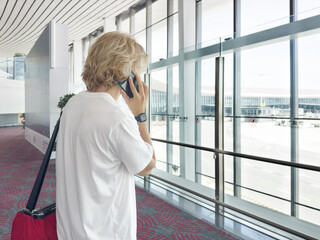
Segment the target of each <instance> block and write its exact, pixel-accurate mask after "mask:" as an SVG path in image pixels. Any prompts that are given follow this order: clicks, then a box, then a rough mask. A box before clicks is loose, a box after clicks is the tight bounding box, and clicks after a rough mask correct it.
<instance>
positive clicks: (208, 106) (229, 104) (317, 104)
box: [150, 79, 320, 118]
mask: <svg viewBox="0 0 320 240" xmlns="http://www.w3.org/2000/svg"><path fill="white" fill-rule="evenodd" d="M224 94H225V102H224V108H225V116H226V117H228V116H233V111H232V108H233V97H232V96H233V95H232V89H231V88H225V93H224ZM200 95H201V96H198V101H200V106H201V109H198V110H197V112H198V113H199V112H200V114H199V115H201V116H203V117H205V116H214V112H215V96H214V87H213V86H202V89H201V94H200ZM150 97H151V99H150V100H151V114H152V115H154V116H157V115H158V116H160V115H166V114H167V112H168V111H167V109H168V108H171V112H172V113H173V114H177V115H178V114H179V88H178V87H177V86H174V89H173V96H172V97H171V98H172V106H168V104H167V102H168V100H167V99H168V96H167V90H166V83H165V82H161V81H159V80H157V79H151V95H150ZM298 104H299V116H300V117H304V118H309V117H312V118H314V117H315V118H319V117H320V94H319V93H317V91H316V90H301V91H299V99H298ZM241 116H250V117H251V116H266V117H280V118H281V117H289V116H290V90H289V89H276V88H274V89H273V88H269V89H265V88H261V89H260V88H243V89H241Z"/></svg>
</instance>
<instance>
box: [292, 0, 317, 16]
mask: <svg viewBox="0 0 320 240" xmlns="http://www.w3.org/2000/svg"><path fill="white" fill-rule="evenodd" d="M297 6H298V19H299V20H300V19H304V18H307V17H312V16H315V15H319V14H320V1H319V0H298V1H297Z"/></svg>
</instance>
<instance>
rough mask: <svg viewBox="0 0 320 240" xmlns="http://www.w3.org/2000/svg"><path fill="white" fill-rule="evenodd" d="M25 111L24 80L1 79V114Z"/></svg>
mask: <svg viewBox="0 0 320 240" xmlns="http://www.w3.org/2000/svg"><path fill="white" fill-rule="evenodd" d="M24 112H25V108H24V81H18V80H8V79H0V114H14V113H24Z"/></svg>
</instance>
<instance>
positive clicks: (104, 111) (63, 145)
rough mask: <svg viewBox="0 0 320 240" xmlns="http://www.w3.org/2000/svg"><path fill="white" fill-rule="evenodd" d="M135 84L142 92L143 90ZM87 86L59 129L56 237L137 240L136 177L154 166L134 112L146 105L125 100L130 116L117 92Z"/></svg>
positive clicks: (116, 89) (147, 140) (116, 88)
mask: <svg viewBox="0 0 320 240" xmlns="http://www.w3.org/2000/svg"><path fill="white" fill-rule="evenodd" d="M112 34H118V33H112ZM125 36H126V35H125ZM106 37H108V36H106ZM101 41H103V40H101ZM96 47H98V46H96ZM93 48H94V46H93ZM92 51H94V49H93V50H91V55H92ZM89 57H90V53H89V55H88V58H89ZM97 58H98V57H97ZM87 61H88V60H87ZM83 75H84V78H85V72H84V74H83ZM113 78H114V77H113ZM84 80H85V79H84ZM120 80H121V79H120ZM138 80H139V84H140V89H141V90H142V89H145V90H147V88H146V86H145V85H144V84H143V83H141V81H140V79H138ZM85 82H86V80H85ZM86 84H87V88H88V91H84V92H81V93H79V94H77V95H76V96H74V97H72V98H71V99H70V101H69V102H68V104H67V105H66V107H65V108H64V109H63V114H62V118H61V123H60V130H59V135H58V142H57V161H56V175H57V177H56V178H57V190H56V191H57V231H58V237H59V239H68V240H72V239H77V240H80V239H94V240H99V239H112V240H113V239H128V240H129V239H136V228H137V224H136V202H135V201H136V200H135V188H134V174H136V173H137V174H142V175H144V174H148V173H149V172H150V171H151V169H152V167H153V166H154V164H155V160H154V158H153V148H152V146H151V140H150V137H149V135H148V133H147V132H146V125H145V123H144V122H138V124H137V122H136V119H135V116H137V111H138V112H139V111H140V112H141V111H144V107H145V102H143V103H142V102H141V101H140V102H139V101H138V100H139V99H138V98H139V96H138V95H137V94H143V93H142V91H139V93H137V92H134V95H135V97H134V98H133V99H128V98H127V97H126V96H124V98H125V100H126V101H127V103H128V105H129V107H130V109H131V110H132V113H131V112H129V111H128V110H126V108H124V107H121V105H119V104H117V102H116V99H117V97H118V96H119V94H120V88H119V86H117V85H113V86H112V87H109V88H106V87H104V86H103V88H101V87H100V88H97V89H89V88H90V86H89V85H90V84H88V83H87V82H86ZM88 86H89V87H88ZM98 86H99V85H98ZM101 89H102V90H104V91H101ZM90 90H91V91H90ZM92 90H93V91H92ZM147 92H148V91H146V92H145V93H146V94H147ZM137 99H138V100H137ZM134 101H136V102H134ZM143 101H145V100H143ZM140 105H143V106H140ZM142 109H143V110H142ZM138 115H139V114H138Z"/></svg>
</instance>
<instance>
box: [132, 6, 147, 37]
mask: <svg viewBox="0 0 320 240" xmlns="http://www.w3.org/2000/svg"><path fill="white" fill-rule="evenodd" d="M134 23H135V27H134V30H135V32H134V33H138V32H140V31H142V30H143V29H146V9H145V8H143V9H141V10H140V11H139V12H136V13H135V16H134Z"/></svg>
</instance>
